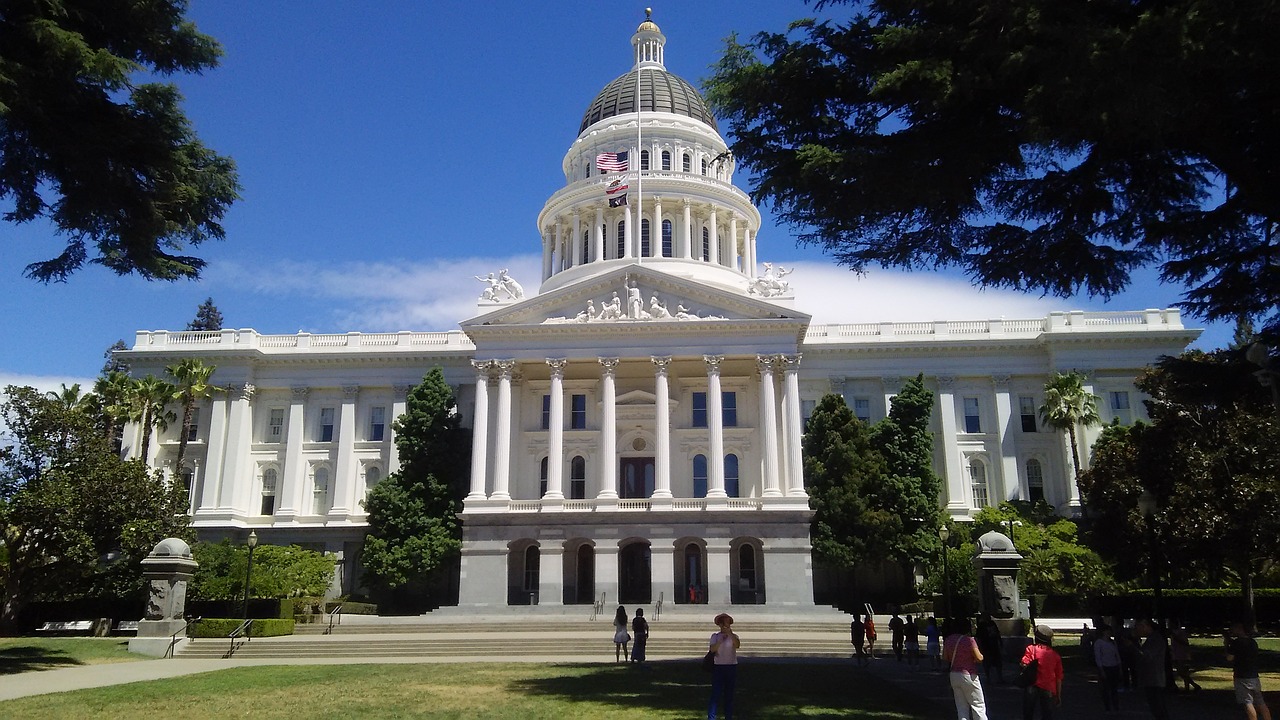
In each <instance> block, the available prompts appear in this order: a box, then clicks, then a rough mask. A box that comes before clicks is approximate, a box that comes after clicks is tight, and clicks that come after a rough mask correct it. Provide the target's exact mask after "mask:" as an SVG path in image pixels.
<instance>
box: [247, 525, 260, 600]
mask: <svg viewBox="0 0 1280 720" xmlns="http://www.w3.org/2000/svg"><path fill="white" fill-rule="evenodd" d="M247 544H248V545H249V564H248V565H247V566H246V567H245V570H244V619H245V620H248V619H249V580H250V578H252V577H253V549H254V548H256V547H258V533H256V532H254V531H252V530H250V531H249V542H248V543H247Z"/></svg>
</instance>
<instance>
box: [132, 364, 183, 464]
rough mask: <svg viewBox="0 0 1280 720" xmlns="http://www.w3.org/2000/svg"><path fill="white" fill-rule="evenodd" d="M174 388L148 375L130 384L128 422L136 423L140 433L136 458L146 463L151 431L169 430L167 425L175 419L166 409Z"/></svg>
mask: <svg viewBox="0 0 1280 720" xmlns="http://www.w3.org/2000/svg"><path fill="white" fill-rule="evenodd" d="M173 393H174V387H173V386H172V385H170V384H169V383H167V382H165V381H163V380H161V379H160V378H158V377H156V376H155V375H148V376H146V377H144V378H139V379H137V380H134V381H133V382H132V383H130V388H129V397H128V400H127V402H128V403H129V420H131V421H133V422H136V423H138V426H139V428H140V429H141V431H142V446H141V450H140V452H139V454H138V457H140V458H142V461H143V462H146V461H147V453H148V451H149V450H150V448H151V431H152V430H153V429H158V430H160V431H161V432H164V431H165V430H168V429H169V423H171V422H173V421H174V420H176V419H177V416H176V415H174V414H173V412H172V411H171V410H169V409H168V408H167V406H168V404H169V403H170V402H171V401H172V400H173Z"/></svg>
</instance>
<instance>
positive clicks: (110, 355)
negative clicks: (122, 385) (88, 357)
mask: <svg viewBox="0 0 1280 720" xmlns="http://www.w3.org/2000/svg"><path fill="white" fill-rule="evenodd" d="M128 349H129V346H128V345H125V344H124V341H123V340H117V341H115V342H114V343H112V344H111V347H109V348H107V351H106V352H104V353H102V357H104V358H106V360H107V361H106V362H105V363H103V364H102V373H101V374H102V375H110V374H111V373H113V372H119V373H124V374H125V375H128V374H129V364H128V363H126V362H124V361H123V360H117V359H116V351H117V350H128Z"/></svg>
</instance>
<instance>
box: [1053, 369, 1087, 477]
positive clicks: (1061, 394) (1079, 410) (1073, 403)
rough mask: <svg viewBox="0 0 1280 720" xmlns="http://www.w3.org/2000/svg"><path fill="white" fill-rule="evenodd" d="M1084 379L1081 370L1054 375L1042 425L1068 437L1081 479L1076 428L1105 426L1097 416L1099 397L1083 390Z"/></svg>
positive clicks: (1078, 475) (1074, 466)
mask: <svg viewBox="0 0 1280 720" xmlns="http://www.w3.org/2000/svg"><path fill="white" fill-rule="evenodd" d="M1084 381H1085V375H1084V373H1082V372H1079V371H1078V370H1072V371H1071V372H1069V373H1054V374H1053V377H1051V378H1049V381H1048V382H1046V383H1045V384H1044V404H1043V405H1041V406H1040V422H1042V423H1044V424H1045V425H1046V426H1047V427H1051V428H1053V429H1054V430H1058V431H1059V432H1066V433H1067V442H1068V444H1069V445H1070V446H1071V467H1072V468H1073V469H1074V470H1075V473H1074V476H1075V477H1076V478H1077V480H1078V479H1079V477H1080V442H1079V439H1078V438H1077V437H1076V428H1078V427H1080V426H1082V425H1083V426H1084V427H1094V426H1096V425H1100V424H1102V418H1100V417H1099V416H1098V397H1097V396H1096V395H1094V394H1093V393H1090V392H1085V389H1084Z"/></svg>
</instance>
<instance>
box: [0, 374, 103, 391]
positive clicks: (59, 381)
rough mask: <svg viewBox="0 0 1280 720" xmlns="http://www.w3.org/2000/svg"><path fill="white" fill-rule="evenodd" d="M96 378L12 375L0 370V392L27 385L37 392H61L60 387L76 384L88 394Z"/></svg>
mask: <svg viewBox="0 0 1280 720" xmlns="http://www.w3.org/2000/svg"><path fill="white" fill-rule="evenodd" d="M95 380H96V378H85V377H72V376H68V375H27V374H23V373H13V372H8V371H6V370H3V369H0V392H3V390H4V388H6V387H8V386H10V385H17V386H24V385H29V386H31V387H33V388H35V389H37V390H40V391H43V392H48V391H50V390H53V391H61V390H62V386H63V385H66V386H67V387H71V386H72V385H74V384H76V383H80V390H81V391H82V392H89V391H90V390H92V389H93V383H94V381H95Z"/></svg>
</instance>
